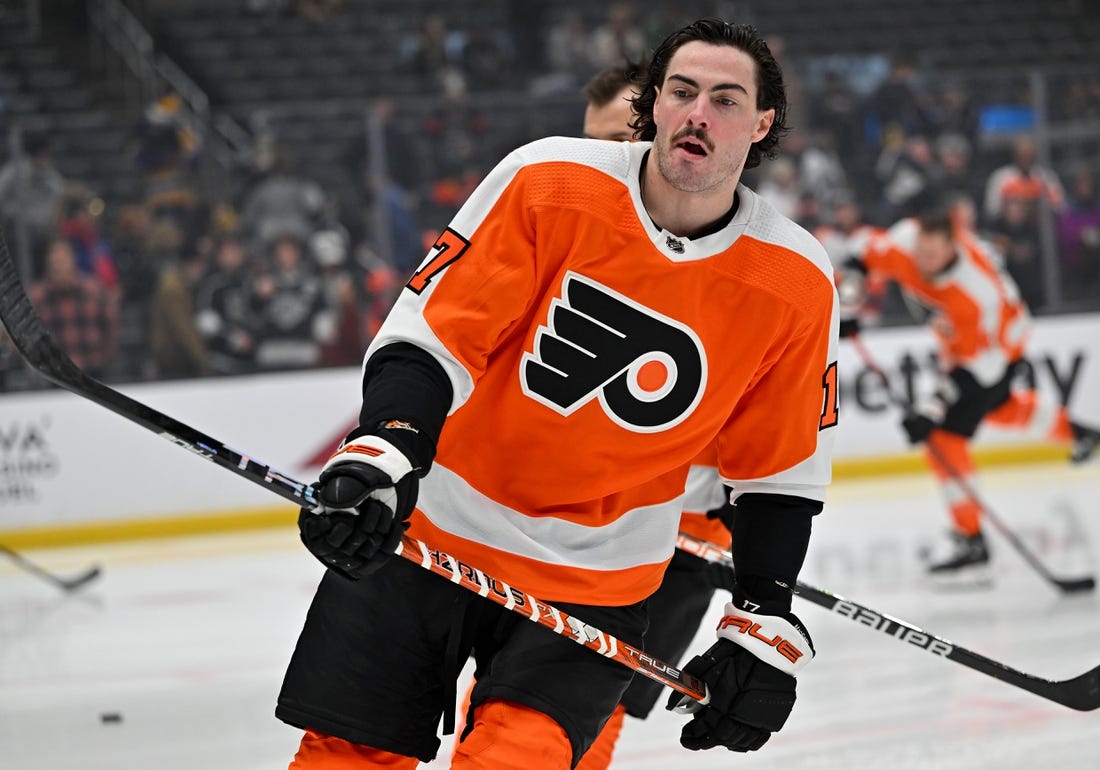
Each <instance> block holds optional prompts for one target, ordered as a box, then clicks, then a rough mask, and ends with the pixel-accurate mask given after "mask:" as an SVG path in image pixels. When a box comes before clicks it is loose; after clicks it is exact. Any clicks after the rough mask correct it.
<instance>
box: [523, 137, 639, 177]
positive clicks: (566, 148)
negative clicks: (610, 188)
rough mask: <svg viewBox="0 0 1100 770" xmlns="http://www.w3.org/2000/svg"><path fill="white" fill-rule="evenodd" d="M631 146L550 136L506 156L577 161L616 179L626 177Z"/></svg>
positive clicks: (532, 161) (528, 162)
mask: <svg viewBox="0 0 1100 770" xmlns="http://www.w3.org/2000/svg"><path fill="white" fill-rule="evenodd" d="M630 147H631V143H630V142H608V141H606V140H603V139H583V138H578V137H573V136H549V137H546V138H545V139H536V140H535V141H533V142H530V143H529V144H525V145H523V146H522V147H519V148H517V149H515V150H513V151H512V153H511V155H509V156H508V158H509V159H510V158H512V157H515V159H516V160H518V161H519V164H520V165H523V166H531V165H534V164H536V163H555V162H560V163H580V164H581V165H584V166H590V167H591V168H594V169H596V170H597V171H602V172H604V173H605V174H607V175H608V176H611V177H614V178H615V179H625V178H626V176H627V174H628V173H629V171H630ZM506 160H507V159H506Z"/></svg>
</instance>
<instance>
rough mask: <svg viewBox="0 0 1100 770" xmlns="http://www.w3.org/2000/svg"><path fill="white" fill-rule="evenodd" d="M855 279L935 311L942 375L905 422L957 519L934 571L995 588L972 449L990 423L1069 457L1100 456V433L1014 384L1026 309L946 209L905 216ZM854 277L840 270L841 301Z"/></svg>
mask: <svg viewBox="0 0 1100 770" xmlns="http://www.w3.org/2000/svg"><path fill="white" fill-rule="evenodd" d="M849 266H850V267H853V268H855V271H854V273H855V274H857V275H858V274H859V273H861V272H866V273H868V274H869V275H872V276H873V275H879V276H885V277H888V278H890V279H893V280H895V281H897V282H898V284H899V285H900V286H901V287H902V289H903V290H904V291H905V292H907V293H909V294H911V295H913V296H914V297H915V298H916V299H917V300H919V301H920V302H922V303H923V304H925V305H926V306H928V307H929V308H931V309H932V315H931V316H930V318H929V324H930V326H931V329H932V331H933V333H934V334H935V336H936V337H937V339H938V341H939V343H940V365H941V368H942V372H943V375H942V377H941V380H940V384H939V387H938V388H937V390H936V393H935V395H934V397H933V398H932V399H930V400H928V401H924V402H918V403H917V404H916V405H915V409H914V411H913V412H912V413H911V414H909V415H907V416H906V418H905V419H904V420H903V427H904V429H905V432H906V434H907V436H908V437H909V440H910V442H912V443H914V444H917V443H921V442H925V443H926V448H925V457H926V460H927V461H928V464H929V466H930V467H931V469H932V472H933V473H934V474H935V476H936V478H937V479H938V481H939V482H940V485H941V489H942V490H943V495H944V498H945V499H946V502H947V505H948V508H949V510H950V512H951V517H952V519H953V521H954V525H955V527H954V533H953V535H954V537H953V541H954V542H953V546H954V548H953V552H952V553H950V554H949V555H947V556H945V557H944V558H942V559H939V560H935V561H934V562H933V563H932V564H930V565H929V573H930V575H931V576H932V577H933V578H936V579H940V578H942V579H945V580H949V581H950V582H957V583H978V584H985V583H988V582H989V572H988V564H989V551H988V549H987V547H986V543H985V538H984V537H983V535H982V530H981V509H980V507H979V504H978V502H977V501H976V500H974V499H972V498H971V497H970V496H969V495H968V494H967V493H966V491H965V489H964V488H963V485H961V484H960V483H959V481H958V479H957V478H956V476H955V474H958V477H961V478H962V479H963V480H964V481H965V482H966V484H967V485H968V486H970V487H971V488H974V487H975V479H974V475H975V470H974V462H973V459H972V458H971V454H970V448H969V442H970V438H971V437H972V436H973V435H974V433H975V431H976V430H977V428H978V425H979V424H981V422H982V421H983V420H986V419H988V420H989V422H990V423H991V424H993V425H996V426H1000V427H1009V428H1026V427H1029V426H1036V427H1038V426H1039V425H1045V426H1046V428H1047V434H1048V437H1049V438H1050V439H1051V440H1054V441H1058V442H1064V443H1067V444H1068V443H1072V444H1073V449H1072V453H1071V458H1070V459H1071V460H1072V461H1073V462H1083V461H1084V460H1086V459H1087V458H1088V457H1089V456H1091V455H1092V454H1093V452H1095V450H1096V446H1097V443H1098V441H1100V433H1098V432H1097V431H1096V430H1093V429H1092V428H1089V427H1086V426H1083V425H1079V424H1077V423H1074V422H1071V421H1070V419H1069V417H1068V415H1067V413H1066V409H1065V407H1063V406H1060V405H1057V404H1055V403H1053V402H1052V403H1049V404H1043V403H1041V402H1040V400H1039V399H1038V398H1037V394H1036V392H1035V391H1034V390H1018V389H1014V388H1013V387H1012V384H1013V380H1014V379H1015V378H1016V375H1017V370H1018V367H1019V366H1020V363H1021V360H1022V358H1023V354H1024V346H1025V344H1026V341H1027V338H1028V336H1029V334H1030V330H1031V319H1030V316H1029V314H1028V311H1027V307H1026V306H1025V305H1024V303H1023V301H1022V300H1021V299H1020V295H1019V291H1018V290H1017V288H1016V285H1015V283H1013V281H1012V279H1011V278H1010V277H1009V276H1008V275H1007V274H1006V273H1005V272H1004V271H1003V270H1002V269H1001V265H1000V260H999V258H998V257H997V256H996V254H995V253H993V252H992V251H990V250H989V248H988V247H987V246H986V245H985V244H983V243H982V242H980V241H979V240H978V239H977V238H976V237H974V236H973V235H972V234H970V233H968V232H966V231H964V230H961V229H960V228H958V227H956V226H955V225H954V223H953V221H952V219H951V217H950V216H949V214H948V213H947V212H946V211H938V212H932V213H928V214H925V215H924V216H921V217H919V218H913V219H905V220H902V221H901V222H898V223H897V224H895V225H894V226H893V227H891V228H890V229H889V230H888V231H887V232H886V233H885V234H884V235H882V236H880V237H877V238H875V239H873V240H872V241H871V242H870V244H869V245H868V247H867V248H866V250H865V251H864V253H863V256H862V259H860V260H855V261H854V262H852V263H849ZM852 274H853V271H852V270H845V271H842V275H843V276H845V277H842V279H841V280H842V286H841V295H842V296H846V295H848V294H855V292H851V291H849V290H847V289H846V288H845V287H844V285H843V284H844V283H845V282H846V281H847V280H848V278H847V276H849V275H852Z"/></svg>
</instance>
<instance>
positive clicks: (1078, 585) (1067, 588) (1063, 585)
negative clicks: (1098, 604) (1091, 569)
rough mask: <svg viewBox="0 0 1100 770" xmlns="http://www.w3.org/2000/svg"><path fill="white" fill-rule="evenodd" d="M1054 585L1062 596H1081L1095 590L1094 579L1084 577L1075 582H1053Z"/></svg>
mask: <svg viewBox="0 0 1100 770" xmlns="http://www.w3.org/2000/svg"><path fill="white" fill-rule="evenodd" d="M1054 583H1055V585H1057V586H1058V589H1059V590H1060V591H1061V592H1062V593H1064V594H1083V593H1089V592H1092V591H1095V590H1096V578H1093V577H1085V578H1077V579H1076V580H1055V581H1054Z"/></svg>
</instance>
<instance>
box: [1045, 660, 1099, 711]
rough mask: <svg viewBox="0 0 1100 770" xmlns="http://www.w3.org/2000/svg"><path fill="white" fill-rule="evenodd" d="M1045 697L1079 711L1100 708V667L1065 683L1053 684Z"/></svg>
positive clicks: (1048, 688)
mask: <svg viewBox="0 0 1100 770" xmlns="http://www.w3.org/2000/svg"><path fill="white" fill-rule="evenodd" d="M1046 690H1047V691H1046V692H1041V693H1039V694H1040V695H1043V696H1044V697H1046V698H1048V699H1050V700H1052V701H1054V702H1055V703H1060V704H1062V705H1063V706H1068V707H1069V708H1071V709H1076V710H1077V711H1095V710H1096V709H1098V708H1100V666H1097V667H1096V668H1094V669H1092V670H1091V671H1086V672H1085V673H1083V674H1081V676H1076V677H1074V678H1073V679H1067V680H1065V681H1064V682H1051V683H1050V685H1049V687H1047V688H1046Z"/></svg>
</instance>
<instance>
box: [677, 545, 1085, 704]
mask: <svg viewBox="0 0 1100 770" xmlns="http://www.w3.org/2000/svg"><path fill="white" fill-rule="evenodd" d="M676 545H677V547H679V548H681V549H682V550H685V551H687V552H688V553H691V554H694V555H696V556H698V557H700V558H702V559H706V560H707V561H714V562H720V563H724V564H726V565H728V566H730V567H732V566H733V559H732V558H731V556H730V552H729V551H727V550H725V549H724V548H721V547H719V546H717V545H715V544H714V543H708V542H707V541H705V540H701V539H699V538H697V537H694V536H692V535H688V534H686V533H684V532H681V533H680V534H679V536H678V538H677V543H676ZM794 593H795V595H796V596H799V597H801V598H803V599H805V600H806V601H809V602H813V603H814V604H816V605H818V606H819V607H824V608H825V609H827V610H829V611H830V612H834V613H836V614H837V615H840V616H841V617H845V618H848V619H849V620H851V621H852V622H854V623H858V624H859V625H861V626H866V627H867V628H870V629H871V630H873V631H878V632H879V633H881V634H884V635H886V636H889V637H891V638H893V639H896V640H897V641H899V642H903V643H905V644H908V645H910V646H912V647H914V648H916V649H918V650H923V651H924V652H927V653H928V654H930V655H936V656H938V657H941V658H946V659H947V660H950V661H954V662H955V663H958V664H960V665H963V666H966V667H967V668H970V669H973V670H975V671H978V672H980V673H982V674H985V675H986V676H989V677H992V678H994V679H998V680H1000V681H1002V682H1005V683H1007V684H1010V685H1012V686H1013V687H1018V688H1019V689H1021V690H1026V691H1027V692H1030V693H1033V694H1035V695H1038V696H1040V697H1042V698H1046V699H1047V700H1050V701H1054V702H1055V703H1058V704H1061V705H1063V706H1067V707H1069V708H1072V709H1076V710H1078V711H1092V710H1094V709H1096V708H1100V666H1098V667H1096V668H1094V669H1092V670H1091V671H1087V672H1085V673H1084V674H1081V675H1080V676H1078V677H1075V678H1073V679H1067V680H1064V681H1052V680H1049V679H1042V678H1040V677H1037V676H1033V675H1031V674H1025V673H1024V672H1022V671H1017V670H1016V669H1014V668H1011V667H1009V666H1006V665H1005V664H1003V663H1000V662H998V661H995V660H992V659H991V658H987V657H985V656H984V655H979V654H978V653H976V652H973V651H971V650H968V649H966V648H965V647H960V646H959V645H957V644H955V643H954V642H951V641H948V640H947V639H944V638H942V637H939V636H936V635H935V634H933V633H931V632H929V631H925V630H924V629H922V628H919V627H917V626H915V625H913V624H911V623H907V622H906V621H904V620H899V619H898V618H895V617H892V616H890V615H887V614H885V613H882V612H877V611H876V610H873V609H871V608H869V607H866V606H864V605H862V604H860V603H859V602H855V601H852V600H851V599H846V598H845V597H843V596H840V595H839V594H834V593H832V592H831V591H825V590H823V589H821V588H815V587H814V586H811V585H808V584H806V583H803V582H802V581H799V582H798V583H797V584H796V585H795V587H794Z"/></svg>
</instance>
